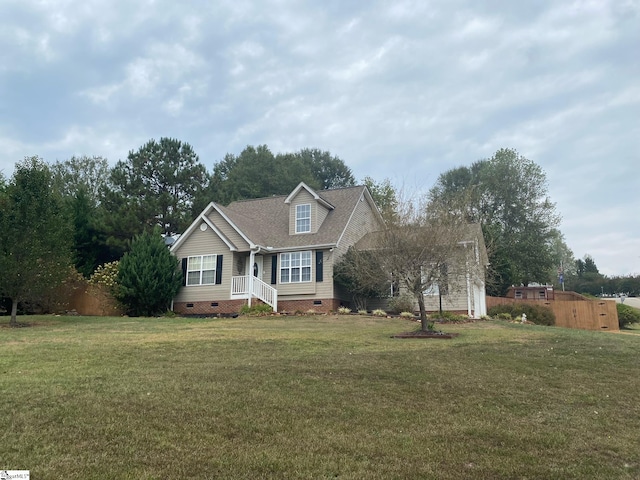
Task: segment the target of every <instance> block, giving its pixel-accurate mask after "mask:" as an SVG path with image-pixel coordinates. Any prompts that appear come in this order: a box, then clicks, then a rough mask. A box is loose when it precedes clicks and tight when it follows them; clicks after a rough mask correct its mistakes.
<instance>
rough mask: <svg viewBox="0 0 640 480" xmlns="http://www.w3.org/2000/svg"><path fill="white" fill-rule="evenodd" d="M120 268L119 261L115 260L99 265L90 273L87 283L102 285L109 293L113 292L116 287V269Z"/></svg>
mask: <svg viewBox="0 0 640 480" xmlns="http://www.w3.org/2000/svg"><path fill="white" fill-rule="evenodd" d="M119 268H120V262H119V261H118V260H115V261H113V262H109V263H105V264H104V265H99V266H98V268H96V270H95V272H93V273H92V274H91V277H90V278H89V283H90V284H93V285H102V286H104V287H107V289H108V290H109V292H110V293H115V291H116V289H117V287H118V270H119Z"/></svg>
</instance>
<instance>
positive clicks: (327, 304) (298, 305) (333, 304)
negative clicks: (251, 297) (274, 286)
mask: <svg viewBox="0 0 640 480" xmlns="http://www.w3.org/2000/svg"><path fill="white" fill-rule="evenodd" d="M318 302H320V303H318ZM340 303H341V302H340V300H338V299H337V298H320V299H309V300H280V299H278V311H279V312H281V313H295V312H302V313H305V312H308V311H309V310H314V311H315V312H317V313H329V312H335V311H336V310H338V308H339V307H340Z"/></svg>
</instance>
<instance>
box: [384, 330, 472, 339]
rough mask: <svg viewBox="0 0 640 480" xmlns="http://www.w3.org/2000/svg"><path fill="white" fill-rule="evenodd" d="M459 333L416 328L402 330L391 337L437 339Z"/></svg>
mask: <svg viewBox="0 0 640 480" xmlns="http://www.w3.org/2000/svg"><path fill="white" fill-rule="evenodd" d="M458 335H460V334H459V333H447V332H438V331H429V332H425V331H423V330H417V331H415V332H403V333H398V334H397V335H391V338H425V339H426V338H437V339H451V338H453V337H457V336H458Z"/></svg>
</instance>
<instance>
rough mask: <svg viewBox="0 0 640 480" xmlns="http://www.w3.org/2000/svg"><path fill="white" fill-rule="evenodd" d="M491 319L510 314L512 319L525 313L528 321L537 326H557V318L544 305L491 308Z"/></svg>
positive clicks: (518, 304)
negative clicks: (502, 314)
mask: <svg viewBox="0 0 640 480" xmlns="http://www.w3.org/2000/svg"><path fill="white" fill-rule="evenodd" d="M487 313H488V314H489V316H491V317H496V318H500V317H498V315H499V314H501V313H508V314H509V315H510V316H511V318H516V317H521V318H522V314H523V313H524V314H525V315H526V316H527V320H528V321H530V322H531V323H535V324H536V325H547V326H550V325H555V324H556V316H555V315H554V313H553V310H551V309H550V308H548V307H544V306H542V305H531V304H529V303H517V304H515V303H514V304H504V305H496V306H495V307H491V308H490V309H489V311H488V312H487Z"/></svg>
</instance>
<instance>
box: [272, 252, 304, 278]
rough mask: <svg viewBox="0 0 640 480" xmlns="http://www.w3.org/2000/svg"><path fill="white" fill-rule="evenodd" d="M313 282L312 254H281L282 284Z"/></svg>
mask: <svg viewBox="0 0 640 480" xmlns="http://www.w3.org/2000/svg"><path fill="white" fill-rule="evenodd" d="M310 281H311V252H291V253H282V254H280V283H301V282H310Z"/></svg>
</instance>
